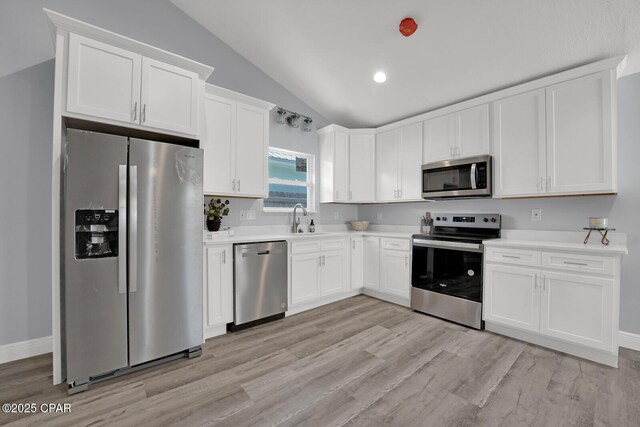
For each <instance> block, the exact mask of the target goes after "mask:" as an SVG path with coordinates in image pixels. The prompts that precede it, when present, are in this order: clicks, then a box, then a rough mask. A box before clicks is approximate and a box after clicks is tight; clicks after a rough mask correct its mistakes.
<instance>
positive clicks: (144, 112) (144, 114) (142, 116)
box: [140, 104, 147, 123]
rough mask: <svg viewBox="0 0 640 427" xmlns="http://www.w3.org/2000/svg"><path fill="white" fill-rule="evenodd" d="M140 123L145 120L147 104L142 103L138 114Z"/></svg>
mask: <svg viewBox="0 0 640 427" xmlns="http://www.w3.org/2000/svg"><path fill="white" fill-rule="evenodd" d="M140 119H141V121H142V123H144V122H146V121H147V104H142V114H140Z"/></svg>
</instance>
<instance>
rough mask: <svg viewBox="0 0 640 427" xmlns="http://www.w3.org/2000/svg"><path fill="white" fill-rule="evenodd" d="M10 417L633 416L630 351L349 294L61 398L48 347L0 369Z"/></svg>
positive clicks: (605, 421)
mask: <svg viewBox="0 0 640 427" xmlns="http://www.w3.org/2000/svg"><path fill="white" fill-rule="evenodd" d="M4 402H28V403H37V404H40V403H42V402H46V403H70V404H71V413H67V414H58V415H56V414H43V413H38V414H10V415H7V414H3V413H0V424H3V425H4V424H7V425H12V426H13V425H16V426H17V425H21V426H22V425H26V426H40V425H54V426H55V425H60V426H69V425H91V426H98V425H119V426H129V425H130V426H137V427H141V426H146V425H149V426H162V425H182V426H191V425H222V426H264V425H269V426H270V425H285V426H342V425H348V426H375V425H394V426H396V425H397V426H414V425H415V426H449V425H452V426H453V425H455V426H510V427H511V426H521V425H522V426H564V425H566V426H638V425H639V424H640V353H638V352H633V351H630V350H624V349H621V356H620V368H619V369H613V368H609V367H605V366H602V365H598V364H596V363H592V362H587V361H584V360H581V359H577V358H574V357H571V356H566V355H563V354H560V353H556V352H554V351H551V350H547V349H543V348H540V347H536V346H533V345H528V344H525V343H522V342H519V341H515V340H512V339H509V338H506V337H502V336H499V335H495V334H492V333H489V332H479V331H475V330H471V329H467V328H464V327H461V326H458V325H455V324H452V323H448V322H445V321H442V320H439V319H436V318H433V317H429V316H425V315H422V314H419V313H414V312H412V311H411V310H409V309H406V308H404V307H400V306H396V305H393V304H389V303H386V302H383V301H379V300H376V299H373V298H369V297H366V296H363V295H361V296H357V297H353V298H349V299H347V300H343V301H339V302H337V303H334V304H330V305H327V306H323V307H320V308H317V309H315V310H311V311H308V312H305V313H301V314H298V315H295V316H292V317H288V318H285V319H283V320H280V321H277V322H274V323H270V324H267V325H262V326H259V327H256V328H253V329H248V330H245V331H242V332H237V333H234V334H229V335H226V336H223V337H218V338H215V339H212V340H209V341H207V343H206V344H205V346H204V348H203V354H202V356H201V357H199V358H196V359H192V360H186V359H182V360H178V361H173V362H170V363H168V364H165V365H161V366H157V367H154V368H151V369H148V370H144V371H140V372H137V373H134V374H131V375H128V376H125V377H121V378H119V379H115V380H110V381H108V382H105V383H102V384H99V385H96V386H94V387H92V388H91V389H90V390H89V391H87V392H84V393H80V394H77V395H75V396H67V394H66V388H65V386H64V385H61V386H52V385H51V355H43V356H39V357H34V358H31V359H26V360H21V361H16V362H12V363H8V364H4V365H0V403H4Z"/></svg>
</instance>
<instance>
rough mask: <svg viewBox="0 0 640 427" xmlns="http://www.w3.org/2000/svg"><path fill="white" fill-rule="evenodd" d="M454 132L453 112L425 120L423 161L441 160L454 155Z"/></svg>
mask: <svg viewBox="0 0 640 427" xmlns="http://www.w3.org/2000/svg"><path fill="white" fill-rule="evenodd" d="M454 134H455V120H454V117H453V114H446V115H444V116H440V117H436V118H435V119H430V120H425V122H424V146H423V151H422V163H431V162H439V161H441V160H447V159H450V158H451V157H453V147H454V145H455V143H454V141H455V136H454Z"/></svg>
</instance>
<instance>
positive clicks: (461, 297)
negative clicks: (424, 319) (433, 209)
mask: <svg viewBox="0 0 640 427" xmlns="http://www.w3.org/2000/svg"><path fill="white" fill-rule="evenodd" d="M432 216H433V217H435V218H434V229H433V232H432V233H431V234H429V235H424V234H415V235H414V236H413V257H412V259H413V261H412V266H411V308H412V309H414V310H416V311H420V312H422V313H426V314H431V315H433V316H437V317H441V318H443V319H447V320H451V321H453V322H456V323H461V324H463V325H466V326H470V327H472V328H476V329H483V328H484V323H483V322H482V256H483V245H482V241H483V240H486V239H495V238H499V237H500V215H499V214H435V215H432Z"/></svg>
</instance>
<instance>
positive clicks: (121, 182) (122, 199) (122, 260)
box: [118, 165, 127, 294]
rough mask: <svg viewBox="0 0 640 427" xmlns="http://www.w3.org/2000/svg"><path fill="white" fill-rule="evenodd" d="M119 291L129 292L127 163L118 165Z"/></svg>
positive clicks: (122, 292)
mask: <svg viewBox="0 0 640 427" xmlns="http://www.w3.org/2000/svg"><path fill="white" fill-rule="evenodd" d="M118 292H119V293H121V294H126V293H127V165H118Z"/></svg>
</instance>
